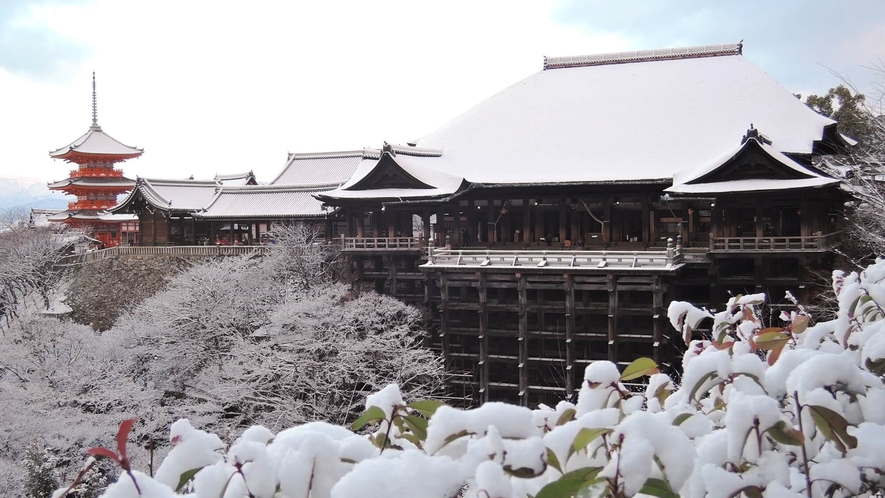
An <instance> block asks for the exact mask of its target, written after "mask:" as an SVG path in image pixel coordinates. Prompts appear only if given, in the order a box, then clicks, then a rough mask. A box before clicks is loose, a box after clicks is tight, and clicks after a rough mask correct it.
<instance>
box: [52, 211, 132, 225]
mask: <svg viewBox="0 0 885 498" xmlns="http://www.w3.org/2000/svg"><path fill="white" fill-rule="evenodd" d="M46 219H47V220H48V221H53V222H61V221H68V220H80V221H104V222H120V223H122V222H126V221H138V215H136V214H129V213H109V212H107V211H71V210H65V211H59V212H57V213H54V214H51V215H49V216H47V217H46Z"/></svg>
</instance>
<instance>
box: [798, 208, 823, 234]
mask: <svg viewBox="0 0 885 498" xmlns="http://www.w3.org/2000/svg"><path fill="white" fill-rule="evenodd" d="M799 206H800V207H799V211H800V214H799V227H800V228H799V235H801V236H802V237H808V236H810V235H812V234H814V232H816V231H817V230H819V229H818V228H817V226H816V225H814V224H813V223H814V221H815V218H816V217H815V213H814V212H813V211H814V205H813V204H812V203H811V201H807V200H803V201H802V203H801V204H800V205H799Z"/></svg>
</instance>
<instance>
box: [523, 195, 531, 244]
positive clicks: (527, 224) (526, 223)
mask: <svg viewBox="0 0 885 498" xmlns="http://www.w3.org/2000/svg"><path fill="white" fill-rule="evenodd" d="M522 210H523V214H522V241H523V242H524V243H525V244H526V245H528V244H531V243H532V242H533V241H532V238H531V233H532V206H531V205H529V200H528V199H523V200H522Z"/></svg>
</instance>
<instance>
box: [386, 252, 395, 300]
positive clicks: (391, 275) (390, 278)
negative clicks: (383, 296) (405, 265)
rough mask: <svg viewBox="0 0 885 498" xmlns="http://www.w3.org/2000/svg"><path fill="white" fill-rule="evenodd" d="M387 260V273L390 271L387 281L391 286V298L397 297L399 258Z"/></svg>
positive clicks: (388, 257)
mask: <svg viewBox="0 0 885 498" xmlns="http://www.w3.org/2000/svg"><path fill="white" fill-rule="evenodd" d="M386 258H387V271H388V277H387V281H388V284H389V286H390V287H389V289H390V296H392V297H396V292H397V278H396V272H397V267H396V262H397V258H396V256H386Z"/></svg>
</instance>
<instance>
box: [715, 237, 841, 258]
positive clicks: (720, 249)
mask: <svg viewBox="0 0 885 498" xmlns="http://www.w3.org/2000/svg"><path fill="white" fill-rule="evenodd" d="M841 241H842V232H832V233H827V234H820V235H809V236H800V237H710V248H709V251H710V253H730V254H734V253H803V252H804V253H807V252H825V251H828V250H830V249H833V248H834V247H836V246H838V245H839V244H840V243H841Z"/></svg>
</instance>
